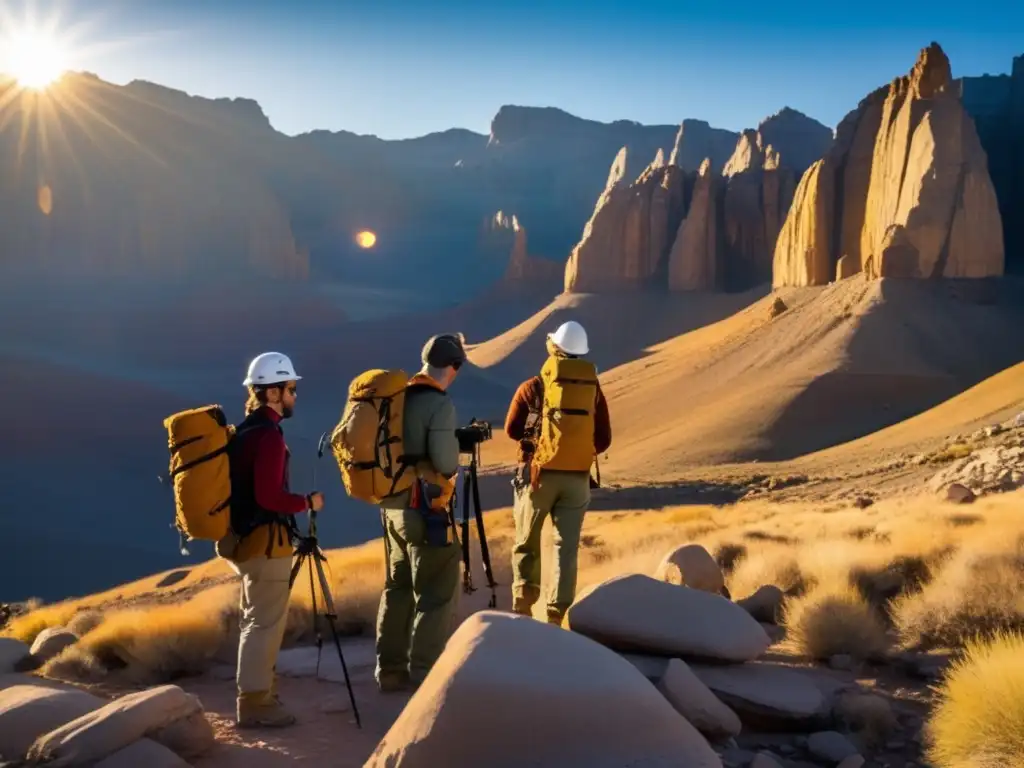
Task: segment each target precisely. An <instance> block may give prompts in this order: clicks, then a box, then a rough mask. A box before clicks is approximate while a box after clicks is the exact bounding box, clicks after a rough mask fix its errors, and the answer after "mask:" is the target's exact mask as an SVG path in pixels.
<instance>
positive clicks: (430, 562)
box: [374, 334, 466, 692]
mask: <svg viewBox="0 0 1024 768" xmlns="http://www.w3.org/2000/svg"><path fill="white" fill-rule="evenodd" d="M421 359H422V362H423V367H422V369H421V370H420V372H419V373H417V374H416V375H415V376H413V377H412V378H411V379H410V380H409V385H408V388H407V389H406V394H405V409H404V418H403V425H402V440H403V444H404V449H405V453H406V455H408V456H416V457H418V459H419V461H420V462H421V464H422V463H425V464H426V465H427V468H428V470H429V471H430V476H431V479H432V480H436V481H437V482H438V483H440V484H441V485H442V486H444V487H443V488H438V489H435V491H437V490H439V491H440V492H441V493H442V494H443V495H444V496H446V497H448V498H450V496H451V491H452V490H453V489H454V481H455V476H456V475H457V473H458V468H459V443H458V439H457V438H456V436H455V428H456V425H457V420H456V415H455V406H454V405H453V404H452V401H451V399H450V397H449V396H448V388H449V387H450V386H451V384H452V382H453V381H454V380H455V377H456V376H457V375H458V372H459V369H460V368H461V367H462V365H463V363H465V361H466V352H465V349H464V348H463V337H462V335H461V334H441V335H438V336H433V337H431V338H430V339H429V340H428V341H427V342H426V344H425V345H424V346H423V351H422V354H421ZM422 489H423V486H422V485H421V484H419V483H415V484H414V485H413V486H412V487H411V488H410V489H408V490H405V491H402V492H400V493H396V494H393V495H392V496H388V497H386V498H385V499H384V500H383V501H382V502H381V515H382V521H383V524H384V546H385V553H386V555H387V575H386V579H385V583H384V591H383V593H382V594H381V598H380V605H379V609H378V612H377V648H376V650H377V664H376V669H375V672H374V676H375V678H376V680H377V686H378V688H379V689H380V690H381V691H384V692H387V691H398V690H406V689H409V688H415V687H416V686H418V685H419V684H420V683H422V682H423V679H424V678H425V677H426V675H427V673H428V672H429V671H430V669H431V667H432V666H433V664H434V662H435V661H436V660H437V657H438V656H440V654H441V651H442V650H443V649H444V645H445V643H446V642H447V640H448V634H449V632H450V630H451V623H452V618H453V614H454V608H455V599H456V590H457V588H458V583H459V554H460V553H459V548H458V547H457V546H455V545H454V544H453V543H452V540H451V538H450V537H447V536H442V538H441V541H436V540H433V537H430V538H428V537H429V535H430V534H429V531H428V527H429V526H432V525H434V524H435V523H437V524H440V525H442V526H445V527H447V526H448V524H449V523H448V519H447V516H446V515H444V514H443V513H437V512H429V511H427V510H426V509H424V507H425V505H426V500H425V498H424V496H425V494H424V492H423V490H422Z"/></svg>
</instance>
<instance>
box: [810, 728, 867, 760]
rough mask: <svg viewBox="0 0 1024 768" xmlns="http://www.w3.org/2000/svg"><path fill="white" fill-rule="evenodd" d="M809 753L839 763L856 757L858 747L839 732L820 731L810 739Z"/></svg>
mask: <svg viewBox="0 0 1024 768" xmlns="http://www.w3.org/2000/svg"><path fill="white" fill-rule="evenodd" d="M807 751H808V752H810V753H811V754H812V755H814V756H815V757H820V758H822V759H823V760H830V761H831V762H833V763H839V762H842V761H843V760H846V759H847V758H848V757H852V756H853V755H856V754H857V747H855V746H854V745H853V744H852V743H850V740H849V739H848V738H846V737H845V736H843V734H841V733H839V732H838V731H820V732H818V733H812V734H811V735H810V736H809V737H808V739H807Z"/></svg>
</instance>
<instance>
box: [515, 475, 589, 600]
mask: <svg viewBox="0 0 1024 768" xmlns="http://www.w3.org/2000/svg"><path fill="white" fill-rule="evenodd" d="M589 506H590V475H589V473H586V472H552V471H549V470H541V474H540V482H539V484H538V486H537V489H536V490H533V489H531V488H530V486H529V485H527V486H526V487H525V488H522V489H519V490H517V491H516V494H515V507H514V509H513V516H514V518H515V524H516V541H515V546H514V547H513V549H512V597H513V599H514V600H515V601H516V602H517V603H520V604H521V605H523V606H524V607H530V606H532V605H533V604H534V603H536V602H537V600H538V599H540V573H541V559H540V534H541V531H542V530H543V527H544V519H545V518H546V517H547V516H548V515H551V525H552V528H553V536H552V543H553V545H554V550H555V551H554V560H553V562H552V563H551V576H552V578H551V585H550V587H549V589H548V598H547V607H548V611H549V612H551V613H555V614H557V615H558V616H561V615H562V614H564V613H565V611H567V610H568V608H569V606H570V605H572V602H573V600H574V599H575V597H576V556H577V554H578V551H579V545H580V530H581V529H582V528H583V518H584V516H585V515H586V512H587V508H588V507H589Z"/></svg>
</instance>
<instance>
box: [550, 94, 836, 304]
mask: <svg viewBox="0 0 1024 768" xmlns="http://www.w3.org/2000/svg"><path fill="white" fill-rule="evenodd" d="M689 137H690V134H688V133H687V125H686V124H685V123H684V124H683V126H681V127H680V129H679V133H678V134H677V136H676V144H675V149H674V150H673V152H672V156H671V157H670V159H669V163H668V165H667V166H666V165H665V164H664V163H663V162H662V155H661V153H659V155H658V158H656V160H655V162H654V163H652V164H651V165H650V166H648V168H647V169H646V170H645V171H644V172H643V173H642V174H641V175H640V177H639V178H638V179H637V180H636V181H635V182H634V183H633V184H631V185H628V186H626V185H624V183H623V178H624V176H625V173H626V169H625V157H626V154H625V150H623V151H620V153H619V157H617V158H616V162H615V163H614V164H613V166H612V172H611V174H610V176H609V183H608V186H606V188H605V191H604V193H603V194H602V196H601V198H600V199H599V200H598V203H597V207H596V208H595V210H594V214H593V216H592V217H591V219H590V221H589V222H588V223H587V226H586V228H585V229H584V232H583V237H582V239H581V240H580V243H579V244H578V245H577V246H576V248H575V249H574V250H573V252H572V255H571V256H570V257H569V262H568V264H567V265H566V279H565V291H566V292H567V293H568V292H584V291H616V290H635V289H637V288H643V287H649V286H652V285H654V286H657V287H662V288H664V287H667V288H669V289H670V290H673V291H688V290H716V289H722V288H724V289H726V290H742V289H745V288H749V287H751V286H753V285H757V284H759V283H764V282H767V281H768V280H770V278H771V267H772V253H773V250H774V245H775V241H776V238H777V237H778V234H779V231H780V229H781V228H782V223H783V221H784V219H785V216H786V212H787V211H788V210H789V206H790V203H791V202H792V199H793V193H794V190H795V188H796V179H797V176H798V175H799V174H800V173H801V172H803V170H804V168H805V167H806V166H805V165H804V163H805V162H806V161H807V159H808V158H812V162H813V159H817V158H818V157H820V156H821V153H822V152H824V151H825V150H826V149H827V148H828V146H829V144H830V143H831V141H832V132H831V131H830V130H829V129H828V128H826V127H825V126H824V125H822V124H821V123H818V122H817V121H816V120H812V119H811V118H809V117H807V116H806V115H803V114H801V113H799V112H797V111H795V110H792V109H784V110H782V111H781V112H779V113H778V114H777V115H773V116H772V117H770V118H768V119H766V120H765V121H763V122H762V123H761V126H760V127H759V128H758V130H753V129H750V130H747V131H744V132H743V133H742V134H741V135H740V137H739V139H738V141H737V142H736V144H735V146H734V147H733V151H732V154H731V155H730V156H729V159H728V160H727V161H726V162H725V163H723V164H718V163H716V162H715V160H714V157H713V156H711V155H708V156H707V157H705V158H704V160H703V162H702V163H701V164H700V169H699V171H698V172H697V173H696V174H691V173H689V172H687V171H686V170H685V167H686V162H688V161H683V160H681V158H683V157H684V156H685V155H686V153H688V152H692V147H693V146H694V143H693V142H691V141H690V138H689ZM766 137H772V140H774V141H777V142H778V143H779V145H780V146H782V147H785V148H786V150H785V151H783V152H780V151H779V147H778V146H774V145H772V144H770V143H769V142H768V139H767V138H766ZM707 144H708V142H703V143H702V144H701V145H702V146H705V145H707ZM712 147H713V148H715V147H714V143H713V142H712ZM786 152H790V153H791V154H792V155H793V157H794V158H796V159H795V160H792V161H791V160H789V159H788V157H787V154H786ZM680 163H682V165H680ZM718 168H721V169H722V170H721V171H720V173H719V172H718V171H717V170H716V169H718ZM666 227H667V229H666Z"/></svg>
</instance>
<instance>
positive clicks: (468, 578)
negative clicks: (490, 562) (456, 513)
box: [462, 472, 476, 595]
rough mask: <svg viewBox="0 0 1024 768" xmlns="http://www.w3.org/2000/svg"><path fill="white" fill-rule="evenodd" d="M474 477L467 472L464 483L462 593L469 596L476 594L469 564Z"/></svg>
mask: <svg viewBox="0 0 1024 768" xmlns="http://www.w3.org/2000/svg"><path fill="white" fill-rule="evenodd" d="M471 482H472V476H471V475H470V473H469V472H466V473H465V475H464V478H463V481H462V591H463V592H465V593H466V594H467V595H468V594H470V593H472V592H475V591H476V590H475V589H474V588H473V571H472V569H471V568H470V564H469V490H470V489H469V486H470V483H471Z"/></svg>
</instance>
